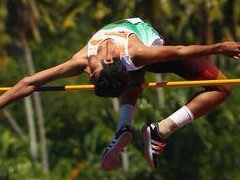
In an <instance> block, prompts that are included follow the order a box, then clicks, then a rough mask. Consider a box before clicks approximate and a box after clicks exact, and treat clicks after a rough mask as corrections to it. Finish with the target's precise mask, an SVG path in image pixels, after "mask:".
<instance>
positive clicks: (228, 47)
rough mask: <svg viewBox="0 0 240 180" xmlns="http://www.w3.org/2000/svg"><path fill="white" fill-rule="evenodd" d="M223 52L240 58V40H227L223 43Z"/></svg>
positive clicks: (237, 58) (234, 57)
mask: <svg viewBox="0 0 240 180" xmlns="http://www.w3.org/2000/svg"><path fill="white" fill-rule="evenodd" d="M221 53H222V54H224V55H226V56H228V57H231V58H233V59H236V60H240V42H235V41H226V42H222V43H221Z"/></svg>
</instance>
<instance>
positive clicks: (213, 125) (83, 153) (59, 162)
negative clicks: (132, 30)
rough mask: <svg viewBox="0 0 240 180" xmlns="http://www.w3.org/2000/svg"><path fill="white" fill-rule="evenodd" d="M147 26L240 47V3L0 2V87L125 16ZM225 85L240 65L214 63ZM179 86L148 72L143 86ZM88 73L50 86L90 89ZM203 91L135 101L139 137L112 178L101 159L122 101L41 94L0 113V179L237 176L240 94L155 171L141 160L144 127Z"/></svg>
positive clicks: (192, 129)
mask: <svg viewBox="0 0 240 180" xmlns="http://www.w3.org/2000/svg"><path fill="white" fill-rule="evenodd" d="M136 16H138V17H141V18H143V19H144V20H146V21H148V22H151V23H152V24H153V26H154V27H155V28H156V29H157V30H158V31H159V32H161V33H164V35H165V36H167V38H168V40H169V42H171V43H173V44H206V43H214V42H219V41H224V40H239V37H240V2H239V1H238V0H228V1H226V0H212V1H208V0H168V1H166V0H158V1H157V0H148V1H143V0H128V1H126V0H122V1H111V0H91V1H78V0H69V1H64V0H55V1H50V0H38V1H37V0H2V1H0V85H1V86H12V85H13V84H14V83H15V82H16V81H18V80H19V79H20V78H21V77H23V76H27V75H30V74H32V73H34V72H36V71H40V70H42V69H45V68H48V67H51V66H54V65H56V64H59V63H61V62H64V61H65V60H67V59H69V58H70V57H71V55H73V53H74V52H76V51H78V50H79V49H80V48H81V47H82V46H83V45H84V44H85V43H86V42H87V40H88V39H89V37H90V36H91V35H92V34H93V33H94V32H95V31H96V30H98V29H99V28H100V27H102V26H103V25H105V24H107V23H109V22H112V21H114V20H119V19H123V18H129V17H136ZM211 58H212V60H213V62H214V63H215V64H216V65H217V67H219V69H221V70H223V71H224V72H225V73H226V74H227V75H228V77H229V78H237V77H238V74H239V71H240V66H239V62H237V61H232V60H231V59H229V58H227V57H223V56H214V57H211ZM156 80H166V81H172V80H181V79H179V77H176V76H174V75H172V74H164V75H161V76H160V75H158V76H155V75H153V74H147V76H146V81H156ZM86 82H88V78H87V77H86V76H81V77H76V78H71V79H64V80H57V81H56V82H53V83H51V84H50V85H56V84H57V85H59V84H86ZM199 90H201V89H200V88H165V89H148V90H145V92H144V93H143V95H142V96H141V98H140V99H139V101H138V102H137V110H136V114H135V122H134V140H133V143H132V144H131V145H130V146H129V147H128V148H127V150H126V152H125V153H124V154H123V156H122V159H123V160H122V164H121V167H120V168H119V169H117V170H114V171H110V172H106V171H103V170H102V169H101V167H100V159H101V155H102V153H103V152H104V150H105V148H106V147H107V145H108V143H109V141H110V140H111V138H112V136H113V134H114V130H115V127H116V124H117V118H118V116H117V111H118V109H117V107H116V104H117V100H116V99H103V98H98V97H96V96H94V95H93V93H92V92H91V91H78V92H77V91H76V92H43V93H40V94H37V93H36V94H34V95H33V96H31V97H29V98H26V99H24V100H20V101H17V102H15V103H13V104H11V105H9V106H8V107H7V108H5V109H3V110H2V111H1V113H0V120H1V123H0V132H1V136H0V179H10V180H14V179H27V180H28V179H51V180H52V179H53V180H55V179H56V180H61V179H67V180H74V179H119V180H122V179H166V180H173V179H174V180H177V179H186V180H187V179H191V180H192V179H196V180H197V179H206V180H207V179H240V171H239V167H240V158H239V157H240V150H239V144H240V139H239V138H240V136H239V132H240V127H239V106H238V105H239V99H240V93H239V88H238V87H237V86H234V88H233V93H232V95H231V96H230V97H229V99H228V100H227V101H226V102H225V103H224V104H222V105H221V106H219V107H218V108H217V109H215V110H214V111H212V112H211V113H209V114H207V115H206V116H204V117H202V118H199V119H198V120H196V121H195V123H193V124H191V125H189V126H187V127H186V128H184V129H183V130H181V131H180V132H178V133H176V134H175V135H173V136H172V137H171V138H170V139H169V142H168V145H167V150H166V152H165V153H164V155H163V156H162V157H161V159H160V161H159V169H158V170H157V171H156V172H152V171H151V170H150V168H149V167H148V165H147V163H146V161H145V160H144V158H143V155H142V154H143V153H142V152H143V149H142V142H141V136H140V129H141V127H142V125H143V124H145V123H146V122H147V121H152V120H160V119H162V118H164V117H166V116H167V115H169V114H170V113H171V112H173V111H174V110H175V109H177V108H178V107H180V106H181V105H182V104H183V103H184V102H186V100H187V99H188V98H190V97H191V96H192V95H193V94H194V93H196V92H198V91H199Z"/></svg>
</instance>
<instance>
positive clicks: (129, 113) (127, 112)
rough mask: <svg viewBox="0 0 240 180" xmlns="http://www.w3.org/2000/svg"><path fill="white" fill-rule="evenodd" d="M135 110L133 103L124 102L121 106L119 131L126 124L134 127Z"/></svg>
mask: <svg viewBox="0 0 240 180" xmlns="http://www.w3.org/2000/svg"><path fill="white" fill-rule="evenodd" d="M134 112H135V107H134V106H133V105H131V104H123V105H121V106H120V110H119V120H118V125H117V131H118V130H119V129H120V128H121V127H123V126H125V125H128V126H129V127H130V128H131V127H132V122H133V115H134Z"/></svg>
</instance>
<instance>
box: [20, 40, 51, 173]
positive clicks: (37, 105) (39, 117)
mask: <svg viewBox="0 0 240 180" xmlns="http://www.w3.org/2000/svg"><path fill="white" fill-rule="evenodd" d="M22 43H23V49H24V54H25V58H26V63H27V67H28V70H29V73H30V74H31V75H32V74H34V73H35V68H34V64H33V60H32V54H31V50H30V48H29V45H28V42H27V40H26V38H23V39H22ZM33 100H34V105H35V108H36V115H37V120H38V129H39V137H40V145H41V161H42V170H43V172H45V173H47V172H48V171H49V163H48V151H47V143H46V142H47V141H46V132H45V126H44V117H43V110H42V103H41V98H40V95H39V93H36V92H35V93H34V94H33Z"/></svg>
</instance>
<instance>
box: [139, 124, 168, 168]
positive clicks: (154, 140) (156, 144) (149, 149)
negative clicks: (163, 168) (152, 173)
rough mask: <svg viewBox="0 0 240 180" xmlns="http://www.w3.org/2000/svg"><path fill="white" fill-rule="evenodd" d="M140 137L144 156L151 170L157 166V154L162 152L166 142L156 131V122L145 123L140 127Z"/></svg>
mask: <svg viewBox="0 0 240 180" xmlns="http://www.w3.org/2000/svg"><path fill="white" fill-rule="evenodd" d="M142 137H143V142H144V156H145V158H146V160H147V162H148V164H149V165H150V167H151V169H152V170H155V169H156V168H157V161H158V158H159V156H160V155H161V154H162V153H163V151H164V149H165V146H166V142H165V140H164V138H163V137H162V136H161V134H160V133H159V132H158V129H157V124H155V123H150V124H146V125H145V126H144V127H143V128H142Z"/></svg>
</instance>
